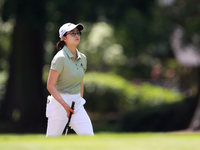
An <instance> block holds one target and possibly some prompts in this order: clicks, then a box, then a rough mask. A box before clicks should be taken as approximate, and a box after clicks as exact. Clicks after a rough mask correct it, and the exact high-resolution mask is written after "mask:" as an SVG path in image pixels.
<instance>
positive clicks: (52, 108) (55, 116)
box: [46, 93, 94, 137]
mask: <svg viewBox="0 0 200 150" xmlns="http://www.w3.org/2000/svg"><path fill="white" fill-rule="evenodd" d="M60 95H61V96H62V98H63V99H64V101H65V102H66V103H67V104H68V105H69V106H71V103H72V101H75V109H74V114H73V115H72V118H71V121H70V126H71V128H72V129H73V130H74V131H75V132H76V133H77V134H78V135H90V136H93V135H94V133H93V127H92V123H91V121H90V118H89V116H88V114H87V112H86V111H85V109H84V106H83V105H84V104H85V100H84V99H83V98H82V97H81V95H80V93H79V94H73V95H71V94H60ZM46 117H47V118H48V125H47V133H46V137H57V136H61V135H62V133H63V130H64V128H65V126H66V124H67V121H68V118H67V112H66V110H65V109H64V107H63V106H62V105H61V104H60V103H59V102H58V101H57V100H56V99H55V98H54V97H53V96H48V98H47V107H46Z"/></svg>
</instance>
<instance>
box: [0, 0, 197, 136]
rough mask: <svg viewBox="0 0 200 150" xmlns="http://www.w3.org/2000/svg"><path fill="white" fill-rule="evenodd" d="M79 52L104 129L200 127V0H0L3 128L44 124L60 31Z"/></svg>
mask: <svg viewBox="0 0 200 150" xmlns="http://www.w3.org/2000/svg"><path fill="white" fill-rule="evenodd" d="M67 22H72V23H82V24H83V25H84V27H85V29H84V30H83V32H82V37H81V42H80V44H79V46H78V49H79V51H81V52H82V53H84V54H85V55H86V56H87V60H88V68H87V72H86V75H85V79H84V85H85V94H84V98H85V99H86V101H87V103H86V104H85V108H86V110H87V111H88V114H89V115H90V117H91V120H92V122H93V126H94V131H95V132H103V131H104V132H105V131H106V132H145V131H151V132H160V131H163V132H164V131H175V130H186V129H187V130H191V131H195V130H198V129H200V79H199V77H200V49H199V48H200V2H199V1H198V0H101V1H93V0H85V1H83V0H73V1H72V0H71V1H69V0H56V1H55V0H0V133H45V132H46V124H47V119H46V117H45V110H46V97H47V96H48V95H49V93H48V91H47V89H46V82H47V77H48V72H49V68H50V62H51V60H52V58H53V56H54V55H55V54H56V49H55V44H56V42H58V41H59V36H58V30H59V27H60V26H61V25H63V24H64V23H67Z"/></svg>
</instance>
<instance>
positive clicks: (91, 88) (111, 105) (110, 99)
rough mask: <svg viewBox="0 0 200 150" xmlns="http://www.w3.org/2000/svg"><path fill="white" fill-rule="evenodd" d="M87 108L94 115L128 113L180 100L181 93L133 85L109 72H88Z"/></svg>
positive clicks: (86, 81) (161, 88)
mask: <svg viewBox="0 0 200 150" xmlns="http://www.w3.org/2000/svg"><path fill="white" fill-rule="evenodd" d="M84 85H85V98H86V100H87V101H88V103H87V107H88V109H89V110H90V111H94V112H96V111H97V112H105V111H107V112H109V111H115V112H128V111H131V110H133V109H135V108H137V107H141V106H156V105H160V104H164V103H173V102H177V101H180V100H182V99H183V95H182V94H181V93H178V92H175V91H173V90H170V89H165V88H163V87H158V86H153V85H151V84H149V83H143V84H141V85H140V86H138V85H135V84H132V83H131V82H129V81H127V80H125V79H124V78H122V77H120V76H118V75H115V74H111V73H97V72H91V73H87V74H86V75H85V79H84Z"/></svg>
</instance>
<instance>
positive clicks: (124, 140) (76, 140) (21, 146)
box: [0, 133, 200, 150]
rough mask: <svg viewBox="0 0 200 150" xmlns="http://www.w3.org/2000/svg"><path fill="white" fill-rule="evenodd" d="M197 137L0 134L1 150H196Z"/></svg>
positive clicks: (139, 134)
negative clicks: (52, 136) (46, 136)
mask: <svg viewBox="0 0 200 150" xmlns="http://www.w3.org/2000/svg"><path fill="white" fill-rule="evenodd" d="M199 140H200V135H199V134H166V133H121V134H118V133H98V134H95V136H94V137H85V136H84V137H79V136H77V135H74V134H73V135H71V134H70V135H67V137H64V136H62V137H60V138H45V135H43V134H35V135H34V134H30V135H29V134H28V135H26V134H25V135H18V134H1V135H0V150H36V149H37V150H47V149H48V150H66V149H67V150H68V149H69V150H80V149H81V150H170V149H172V150H198V149H200V144H199Z"/></svg>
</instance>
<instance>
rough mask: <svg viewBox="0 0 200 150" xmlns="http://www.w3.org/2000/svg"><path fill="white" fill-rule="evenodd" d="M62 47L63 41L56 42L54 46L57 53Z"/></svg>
mask: <svg viewBox="0 0 200 150" xmlns="http://www.w3.org/2000/svg"><path fill="white" fill-rule="evenodd" d="M64 46H65V42H64V41H59V42H57V44H56V49H57V51H60V50H61V49H62V48H63V47H64Z"/></svg>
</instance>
